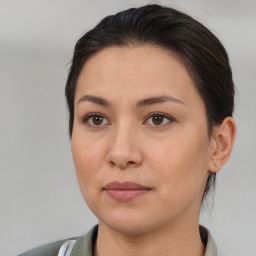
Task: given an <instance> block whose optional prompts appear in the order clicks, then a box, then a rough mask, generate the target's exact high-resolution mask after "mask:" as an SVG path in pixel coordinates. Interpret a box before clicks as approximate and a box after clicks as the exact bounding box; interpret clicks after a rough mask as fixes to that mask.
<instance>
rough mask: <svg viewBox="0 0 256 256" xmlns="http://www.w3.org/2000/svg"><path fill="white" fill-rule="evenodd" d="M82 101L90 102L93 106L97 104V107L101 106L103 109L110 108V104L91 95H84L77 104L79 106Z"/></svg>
mask: <svg viewBox="0 0 256 256" xmlns="http://www.w3.org/2000/svg"><path fill="white" fill-rule="evenodd" d="M82 101H90V102H93V103H95V104H98V105H101V106H104V107H108V106H110V103H109V102H108V101H107V100H105V99H103V98H101V97H97V96H93V95H84V96H83V97H82V98H80V100H79V101H78V102H77V104H79V103H80V102H82Z"/></svg>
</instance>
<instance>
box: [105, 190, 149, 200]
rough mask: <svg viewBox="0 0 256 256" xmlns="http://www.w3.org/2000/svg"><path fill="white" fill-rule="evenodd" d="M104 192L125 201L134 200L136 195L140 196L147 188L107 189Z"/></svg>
mask: <svg viewBox="0 0 256 256" xmlns="http://www.w3.org/2000/svg"><path fill="white" fill-rule="evenodd" d="M105 191H106V193H107V194H108V195H109V196H110V197H111V198H112V199H114V200H117V201H122V202H127V201H131V200H134V199H135V198H137V197H140V196H142V195H144V194H146V193H147V192H149V191H150V190H149V189H126V190H125V189H122V190H121V189H120V190H119V189H107V190H105Z"/></svg>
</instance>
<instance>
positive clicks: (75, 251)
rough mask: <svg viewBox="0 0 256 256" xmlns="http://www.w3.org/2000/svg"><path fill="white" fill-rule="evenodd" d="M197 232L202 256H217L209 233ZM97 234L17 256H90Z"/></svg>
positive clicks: (38, 248)
mask: <svg viewBox="0 0 256 256" xmlns="http://www.w3.org/2000/svg"><path fill="white" fill-rule="evenodd" d="M199 230H200V235H201V239H202V242H203V243H204V245H205V254H204V256H217V247H216V245H215V243H214V241H213V238H212V236H211V234H210V232H209V231H208V230H207V229H206V228H205V227H203V226H200V228H199ZM97 233H98V225H96V226H95V227H93V228H92V229H91V230H90V231H89V232H88V233H87V234H86V235H85V236H81V237H77V238H70V239H66V240H62V241H58V242H54V243H51V244H47V245H43V246H40V247H37V248H35V249H32V250H30V251H28V252H25V253H22V254H20V255H18V256H92V255H93V248H94V244H95V241H96V237H97ZM70 252H71V253H70Z"/></svg>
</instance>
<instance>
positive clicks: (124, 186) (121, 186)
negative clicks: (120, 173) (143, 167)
mask: <svg viewBox="0 0 256 256" xmlns="http://www.w3.org/2000/svg"><path fill="white" fill-rule="evenodd" d="M104 189H105V190H108V189H113V190H114V189H116V190H132V189H143V190H146V189H147V190H149V189H150V188H149V187H146V186H143V185H141V184H138V183H135V182H130V181H127V182H118V181H114V182H110V183H108V184H107V185H106V186H105V187H104Z"/></svg>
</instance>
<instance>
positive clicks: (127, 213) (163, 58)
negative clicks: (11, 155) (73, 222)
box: [22, 5, 236, 256]
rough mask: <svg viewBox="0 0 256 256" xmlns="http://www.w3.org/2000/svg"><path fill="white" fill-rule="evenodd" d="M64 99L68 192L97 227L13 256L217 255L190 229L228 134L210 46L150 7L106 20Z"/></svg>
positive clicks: (84, 45) (180, 16)
mask: <svg viewBox="0 0 256 256" xmlns="http://www.w3.org/2000/svg"><path fill="white" fill-rule="evenodd" d="M66 98H67V103H68V107H69V114H70V120H69V132H70V137H71V145H72V153H73V158H74V163H75V168H76V173H77V178H78V182H79V185H80V189H81V192H82V194H83V197H84V199H85V201H86V203H87V204H88V206H89V207H90V209H91V210H92V212H93V213H94V214H95V215H96V216H97V217H98V220H99V224H98V225H97V226H96V227H94V228H93V229H92V230H91V231H90V232H89V233H88V234H87V235H86V236H84V237H79V238H74V239H67V240H63V241H59V242H55V243H52V244H50V245H45V246H42V247H38V248H36V249H33V250H31V251H29V252H27V253H25V254H22V255H44V256H47V255H59V256H61V255H75V256H80V255H81V256H82V255H94V256H105V255H120V256H122V255H147V256H148V255H171V256H174V255H175V256H181V255H190V256H199V255H200V256H203V255H205V256H210V255H217V249H216V245H215V243H214V241H213V239H212V237H211V235H210V233H209V231H208V230H207V229H206V228H204V227H202V226H199V225H198V218H199V212H200V207H201V205H202V203H203V202H204V200H205V198H206V196H207V194H208V193H209V192H210V191H211V189H212V188H213V187H214V184H215V177H216V173H217V172H218V171H219V170H220V169H221V167H222V166H223V164H224V163H225V162H226V161H227V160H228V158H229V156H230V153H231V150H232V146H233V142H234V138H235V133H236V126H235V121H234V119H233V118H232V113H233V107H234V106H233V105H234V84H233V80H232V72H231V68H230V65H229V60H228V56H227V53H226V51H225V49H224V48H223V46H222V45H221V43H220V42H219V40H218V39H217V38H216V37H215V36H214V35H213V34H212V33H211V32H210V31H209V30H208V29H206V28H205V27H204V26H203V25H202V24H200V23H199V22H197V21H196V20H194V19H192V18H191V17H189V16H188V15H186V14H184V13H181V12H179V11H176V10H174V9H171V8H166V7H162V6H159V5H147V6H143V7H140V8H132V9H128V10H126V11H123V12H120V13H117V14H116V15H113V16H108V17H106V18H104V19H103V20H102V21H101V22H100V23H99V24H98V25H97V26H96V27H95V28H94V29H92V30H91V31H89V32H87V33H86V34H85V35H84V36H83V37H82V38H81V39H80V40H79V41H78V42H77V44H76V47H75V52H74V56H73V62H72V66H71V68H70V73H69V76H68V80H67V84H66Z"/></svg>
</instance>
